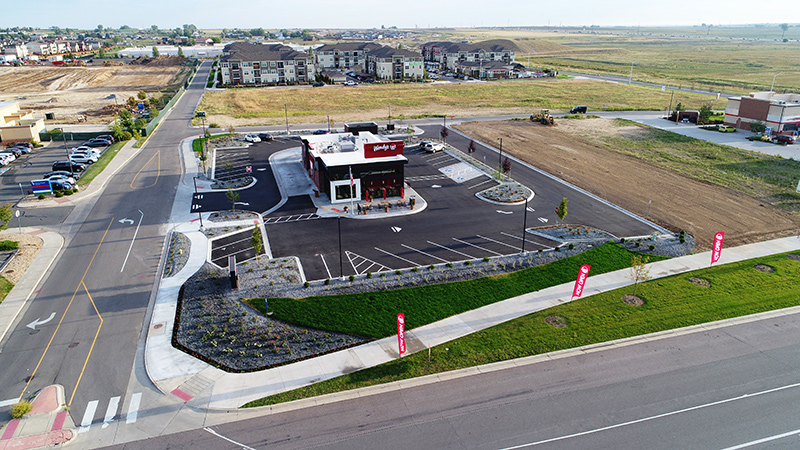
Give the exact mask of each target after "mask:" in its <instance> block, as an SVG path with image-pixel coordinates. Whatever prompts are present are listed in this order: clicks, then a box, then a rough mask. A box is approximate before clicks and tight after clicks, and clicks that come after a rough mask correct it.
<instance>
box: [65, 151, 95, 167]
mask: <svg viewBox="0 0 800 450" xmlns="http://www.w3.org/2000/svg"><path fill="white" fill-rule="evenodd" d="M69 160H70V161H72V162H75V163H79V164H94V163H96V162H97V157H96V156H92V155H88V154H80V153H79V154H77V155H69Z"/></svg>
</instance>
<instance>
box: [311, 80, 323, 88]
mask: <svg viewBox="0 0 800 450" xmlns="http://www.w3.org/2000/svg"><path fill="white" fill-rule="evenodd" d="M311 86H313V87H322V86H325V83H323V82H322V81H317V82H316V83H314V84H312V85H311Z"/></svg>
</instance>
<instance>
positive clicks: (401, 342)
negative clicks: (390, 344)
mask: <svg viewBox="0 0 800 450" xmlns="http://www.w3.org/2000/svg"><path fill="white" fill-rule="evenodd" d="M397 346H398V348H399V351H400V354H401V355H402V354H403V353H405V352H406V315H405V314H403V313H400V314H398V315H397Z"/></svg>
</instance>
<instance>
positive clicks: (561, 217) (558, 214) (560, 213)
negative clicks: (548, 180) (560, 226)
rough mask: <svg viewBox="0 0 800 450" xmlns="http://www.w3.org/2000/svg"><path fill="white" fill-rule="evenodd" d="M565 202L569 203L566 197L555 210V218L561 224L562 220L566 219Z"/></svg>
mask: <svg viewBox="0 0 800 450" xmlns="http://www.w3.org/2000/svg"><path fill="white" fill-rule="evenodd" d="M567 202H569V200H567V197H564V198H562V199H561V203H559V204H558V207H557V208H556V217H558V220H560V221H562V222H563V221H564V218H565V217H567Z"/></svg>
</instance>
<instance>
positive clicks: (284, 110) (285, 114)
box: [283, 103, 289, 137]
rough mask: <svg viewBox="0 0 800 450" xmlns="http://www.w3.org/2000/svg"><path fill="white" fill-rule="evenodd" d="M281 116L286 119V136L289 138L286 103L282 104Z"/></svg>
mask: <svg viewBox="0 0 800 450" xmlns="http://www.w3.org/2000/svg"><path fill="white" fill-rule="evenodd" d="M283 116H284V117H285V118H286V136H287V137H288V136H289V109H288V108H287V106H286V103H284V104H283Z"/></svg>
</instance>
